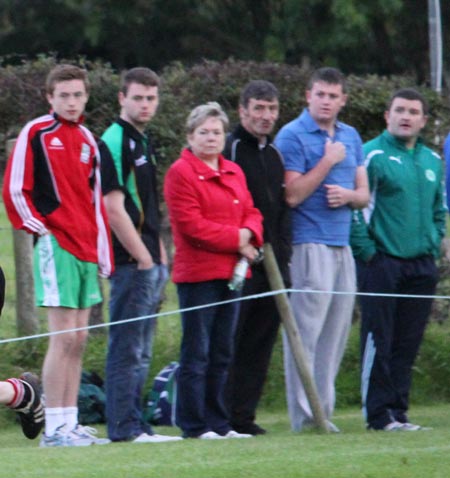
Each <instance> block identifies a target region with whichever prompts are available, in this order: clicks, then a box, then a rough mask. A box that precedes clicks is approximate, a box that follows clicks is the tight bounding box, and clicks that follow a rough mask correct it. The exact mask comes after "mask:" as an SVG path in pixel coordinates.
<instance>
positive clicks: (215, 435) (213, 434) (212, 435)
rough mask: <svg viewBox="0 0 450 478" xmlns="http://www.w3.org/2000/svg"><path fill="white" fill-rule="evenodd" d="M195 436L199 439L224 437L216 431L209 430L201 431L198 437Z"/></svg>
mask: <svg viewBox="0 0 450 478" xmlns="http://www.w3.org/2000/svg"><path fill="white" fill-rule="evenodd" d="M195 438H198V439H200V440H223V439H225V438H226V437H225V436H222V435H219V434H218V433H216V432H212V431H210V432H205V433H202V434H201V435H199V436H198V437H195Z"/></svg>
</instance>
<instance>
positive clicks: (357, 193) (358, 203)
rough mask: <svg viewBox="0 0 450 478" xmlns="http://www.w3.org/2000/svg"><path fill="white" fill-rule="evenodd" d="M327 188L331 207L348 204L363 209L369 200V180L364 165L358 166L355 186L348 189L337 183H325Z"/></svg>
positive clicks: (353, 207)
mask: <svg viewBox="0 0 450 478" xmlns="http://www.w3.org/2000/svg"><path fill="white" fill-rule="evenodd" d="M325 187H326V188H327V200H328V206H329V207H333V208H336V207H341V206H345V205H348V206H350V207H351V208H352V209H361V208H363V207H366V206H367V203H368V202H369V198H370V194H369V181H368V179H367V172H366V168H365V167H364V166H358V167H357V168H356V175H355V188H354V189H346V188H343V187H341V186H338V185H335V184H325Z"/></svg>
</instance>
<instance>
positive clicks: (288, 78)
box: [0, 56, 450, 172]
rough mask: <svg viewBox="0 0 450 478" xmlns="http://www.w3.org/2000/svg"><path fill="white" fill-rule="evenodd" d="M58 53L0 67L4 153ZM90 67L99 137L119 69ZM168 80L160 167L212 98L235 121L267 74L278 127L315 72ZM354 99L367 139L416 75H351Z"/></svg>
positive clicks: (183, 74) (352, 115)
mask: <svg viewBox="0 0 450 478" xmlns="http://www.w3.org/2000/svg"><path fill="white" fill-rule="evenodd" d="M55 63H56V60H55V59H54V58H53V57H44V56H41V57H39V58H37V59H36V60H34V61H28V62H24V63H22V64H21V65H18V66H6V67H0V93H1V94H0V111H1V112H2V114H1V116H0V156H4V151H3V150H2V149H3V148H4V142H5V141H4V140H5V139H6V138H8V137H14V136H15V135H17V133H18V131H19V130H20V128H21V127H22V126H23V124H24V123H25V122H26V121H28V120H30V119H32V118H34V117H36V116H38V115H41V114H43V113H45V112H46V111H47V110H48V105H47V103H46V100H45V94H44V88H43V85H44V81H45V77H46V75H47V73H48V71H49V70H50V69H51V68H52V67H53V66H54V65H55ZM72 63H78V64H80V65H81V66H84V67H86V68H87V69H88V70H89V74H90V80H91V83H92V90H91V96H90V100H89V103H88V109H87V114H86V124H87V126H88V127H90V128H91V129H92V131H93V132H94V133H96V134H98V135H100V134H101V133H102V132H103V131H104V129H105V128H106V127H107V126H108V125H109V124H110V122H111V121H112V120H113V119H114V118H115V117H116V116H117V114H118V103H117V87H118V78H119V77H118V73H117V72H115V71H113V70H112V68H111V67H110V66H109V65H108V64H104V63H100V62H94V63H93V62H88V61H85V60H83V59H80V60H78V61H76V62H73V61H72ZM159 73H160V75H161V77H162V80H163V84H162V88H161V105H160V109H159V112H158V114H157V116H156V117H155V119H154V120H153V122H152V123H151V131H152V133H153V137H154V139H155V140H156V142H157V143H158V145H159V148H160V152H161V156H162V172H164V171H165V170H166V169H167V167H168V165H169V164H170V163H171V162H173V161H174V160H175V159H176V158H177V157H178V153H179V151H180V149H181V147H182V146H183V145H184V142H185V135H184V123H185V119H186V117H187V115H188V113H189V111H190V110H191V109H192V108H193V107H194V106H196V105H198V104H200V103H204V102H207V101H212V100H214V101H218V102H219V103H220V104H221V105H222V106H223V107H224V109H225V110H226V111H227V113H228V114H229V116H230V120H231V123H234V122H236V121H237V103H238V98H239V92H240V89H241V88H242V86H243V85H244V84H245V83H246V82H247V81H249V80H251V79H258V78H261V79H267V80H269V81H272V82H273V83H274V84H275V85H276V86H277V87H278V88H279V90H280V94H281V114H280V120H279V122H278V127H281V126H282V125H283V124H285V123H286V122H288V121H290V120H291V119H293V118H294V117H296V116H297V115H298V114H299V112H300V110H301V109H302V108H303V107H304V106H305V100H304V90H305V85H306V81H307V79H308V77H309V75H310V73H311V71H310V70H308V69H304V68H300V67H297V66H292V65H284V64H279V63H269V62H265V63H256V62H243V61H235V60H228V61H225V62H222V63H218V62H213V61H204V62H202V63H200V64H197V65H194V66H192V67H185V66H183V65H181V64H179V63H175V64H172V65H169V66H167V67H166V68H164V70H163V71H161V72H159ZM348 84H349V92H350V96H349V102H348V105H347V106H346V108H345V109H344V111H343V112H342V115H341V117H342V119H343V120H344V121H346V122H348V123H350V124H352V125H353V126H355V127H356V128H357V129H358V131H359V132H360V134H361V136H362V138H363V139H364V140H366V139H368V138H371V137H373V136H375V135H377V134H378V133H379V132H380V131H381V130H382V129H383V128H384V120H383V111H384V105H385V102H386V100H387V98H388V97H389V95H390V93H391V92H392V91H393V90H395V89H397V88H399V87H403V86H417V85H414V84H413V82H412V80H411V78H410V77H407V76H405V77H391V78H386V77H378V76H374V75H371V76H365V77H357V76H349V78H348ZM417 87H418V88H419V89H420V90H421V91H422V92H423V93H424V94H425V96H426V97H427V98H428V99H429V101H430V103H431V107H432V116H431V118H430V121H429V125H428V127H427V129H426V132H425V133H426V134H425V136H426V139H427V140H428V142H429V143H430V144H432V145H434V146H435V147H436V148H437V149H440V147H441V145H442V141H443V139H444V137H445V135H446V133H447V131H448V130H449V129H450V115H449V107H448V104H447V100H446V99H444V98H443V97H441V96H439V95H437V94H436V93H435V92H433V91H431V90H430V89H428V88H426V87H421V86H417Z"/></svg>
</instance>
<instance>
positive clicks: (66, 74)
mask: <svg viewBox="0 0 450 478" xmlns="http://www.w3.org/2000/svg"><path fill="white" fill-rule="evenodd" d="M70 80H81V81H82V82H83V83H84V86H85V88H86V92H89V89H90V83H89V78H88V74H87V71H86V70H84V69H83V68H80V67H79V66H75V65H68V64H65V63H62V64H60V65H57V66H55V68H53V69H52V70H50V72H49V74H48V75H47V79H46V81H45V91H46V92H47V94H49V95H52V94H53V92H54V91H55V85H56V83H61V82H62V81H70Z"/></svg>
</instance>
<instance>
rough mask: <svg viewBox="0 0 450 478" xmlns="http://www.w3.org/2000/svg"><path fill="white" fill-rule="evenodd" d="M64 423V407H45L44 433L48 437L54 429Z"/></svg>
mask: <svg viewBox="0 0 450 478" xmlns="http://www.w3.org/2000/svg"><path fill="white" fill-rule="evenodd" d="M65 423H66V418H65V416H64V408H62V407H55V408H46V409H45V434H46V435H47V436H48V437H50V436H52V435H53V434H54V433H55V430H56V429H57V428H59V427H60V426H62V425H64V424H65Z"/></svg>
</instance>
